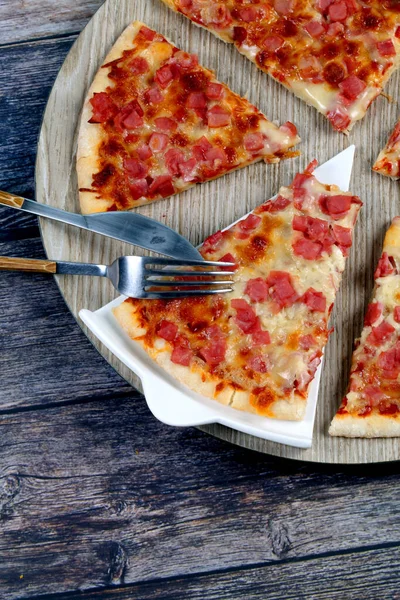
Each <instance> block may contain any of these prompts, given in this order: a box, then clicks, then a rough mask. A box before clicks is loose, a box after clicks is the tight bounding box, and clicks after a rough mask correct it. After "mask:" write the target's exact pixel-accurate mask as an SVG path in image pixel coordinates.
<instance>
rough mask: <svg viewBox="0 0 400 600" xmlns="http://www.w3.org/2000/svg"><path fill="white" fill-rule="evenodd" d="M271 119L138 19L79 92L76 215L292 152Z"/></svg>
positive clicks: (291, 133)
mask: <svg viewBox="0 0 400 600" xmlns="http://www.w3.org/2000/svg"><path fill="white" fill-rule="evenodd" d="M298 142H299V137H298V135H297V130H296V127H295V126H294V125H293V124H292V123H290V122H287V123H285V124H283V125H281V127H278V126H277V125H275V124H274V123H272V122H271V121H269V120H268V119H267V118H266V117H265V116H264V115H263V114H262V113H261V112H260V111H259V110H258V109H257V108H256V107H255V106H253V105H252V104H250V102H248V100H245V99H244V98H241V97H240V96H238V95H237V94H235V93H234V92H232V91H231V90H230V89H229V88H228V87H227V86H226V85H224V84H222V83H220V82H218V81H217V80H216V79H215V77H214V74H213V72H212V71H210V70H208V69H206V68H204V67H202V66H200V65H199V64H198V60H197V57H196V56H195V55H193V54H188V53H186V52H183V51H181V50H179V49H178V48H176V47H175V46H174V45H172V44H171V43H170V42H168V41H167V40H166V39H165V38H164V37H163V36H162V35H160V34H159V33H156V32H155V31H153V30H151V29H149V28H148V27H146V26H145V25H144V24H143V23H140V22H139V21H135V22H134V23H132V24H131V25H129V26H128V27H127V29H126V30H125V31H124V32H123V33H122V35H121V36H120V37H119V38H118V40H117V41H116V43H115V45H114V46H113V48H112V49H111V51H110V53H109V54H108V56H107V58H106V60H105V63H104V64H103V66H102V67H101V68H100V70H99V71H98V73H97V75H96V77H95V79H94V81H93V84H92V86H91V87H90V89H89V92H88V95H87V97H86V100H85V104H84V108H83V114H82V119H81V126H80V132H79V140H78V156H77V170H78V185H79V190H80V204H81V209H82V212H83V213H93V212H102V211H107V210H126V209H130V208H133V207H135V206H140V205H141V204H147V203H149V202H153V201H154V200H158V199H159V198H165V197H167V196H171V195H172V194H176V193H177V192H181V191H183V190H185V189H187V188H189V187H191V186H193V185H194V184H196V183H200V182H204V181H208V180H210V179H215V178H216V177H219V176H220V175H224V174H225V173H228V172H229V171H232V170H234V169H237V168H239V167H244V166H246V165H248V164H250V163H253V162H255V161H258V160H261V159H264V160H265V161H266V162H279V160H281V159H282V158H286V157H289V156H295V155H297V152H293V151H291V150H290V149H291V148H292V147H293V146H294V145H295V144H297V143H298Z"/></svg>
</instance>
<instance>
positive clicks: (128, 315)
mask: <svg viewBox="0 0 400 600" xmlns="http://www.w3.org/2000/svg"><path fill="white" fill-rule="evenodd" d="M113 313H114V316H115V318H116V319H117V321H118V322H119V324H120V325H121V327H122V328H123V329H124V331H125V332H126V333H127V334H128V335H129V337H130V338H131V339H132V340H133V341H134V342H135V343H137V344H139V346H141V347H142V348H143V349H144V350H145V351H146V353H147V354H148V355H149V356H150V357H151V358H152V359H153V360H154V362H156V363H157V364H158V365H159V366H160V367H161V368H162V369H164V371H166V372H167V373H168V374H169V375H171V376H172V377H173V378H174V379H176V380H177V381H179V382H180V383H182V384H183V385H185V386H186V387H188V388H189V389H191V390H193V391H194V392H196V393H198V394H200V395H202V396H205V397H206V398H211V399H212V400H216V401H217V402H220V403H221V404H223V405H225V406H231V407H232V408H235V409H237V410H242V411H245V412H249V413H253V414H257V415H261V416H265V417H270V418H274V419H283V420H288V421H300V420H301V419H303V418H304V414H305V410H306V402H305V400H304V398H302V397H301V396H295V398H294V399H293V400H291V401H285V400H277V401H275V402H273V403H272V404H270V405H269V406H268V408H267V409H266V410H264V411H263V410H261V409H260V408H257V407H256V406H255V405H254V404H253V403H252V402H251V399H252V394H251V393H250V392H246V391H238V390H236V389H235V388H234V387H233V386H231V385H229V384H226V383H225V382H224V380H223V379H219V378H217V377H215V376H213V375H211V374H210V373H207V372H205V371H204V370H203V369H202V368H201V366H200V365H198V364H196V363H195V362H192V364H191V365H190V368H188V367H184V366H182V365H178V364H175V363H173V362H172V361H171V350H170V349H169V344H168V343H167V342H165V341H164V340H162V339H161V338H158V339H157V341H156V344H155V346H156V347H155V348H154V347H150V346H148V345H147V344H146V342H145V341H144V339H143V337H144V335H145V334H146V330H145V329H143V328H142V327H141V325H140V323H139V320H138V317H137V315H136V311H135V307H134V306H132V304H130V303H129V302H123V303H122V304H120V305H119V306H117V307H116V308H114V310H113ZM221 385H223V386H224V387H223V389H222V390H219V389H218V387H219V386H221Z"/></svg>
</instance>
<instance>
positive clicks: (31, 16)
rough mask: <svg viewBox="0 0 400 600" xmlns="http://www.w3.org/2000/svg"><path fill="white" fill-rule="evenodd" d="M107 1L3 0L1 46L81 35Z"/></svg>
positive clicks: (1, 3) (0, 6)
mask: <svg viewBox="0 0 400 600" xmlns="http://www.w3.org/2000/svg"><path fill="white" fill-rule="evenodd" d="M102 2H103V0H85V1H83V2H82V1H79V2H77V1H76V0H57V2H54V0H1V2H0V45H2V44H12V43H14V42H21V41H24V40H29V39H32V38H39V37H46V36H51V37H53V36H56V35H66V34H68V33H73V32H77V31H81V29H83V27H84V26H85V25H86V23H87V22H88V20H89V18H90V17H91V16H92V15H93V13H94V12H95V11H96V10H97V9H98V8H99V6H100V5H101V4H102Z"/></svg>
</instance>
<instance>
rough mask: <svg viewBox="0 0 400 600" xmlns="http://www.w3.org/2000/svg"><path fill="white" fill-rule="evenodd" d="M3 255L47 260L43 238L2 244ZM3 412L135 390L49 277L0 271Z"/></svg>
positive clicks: (0, 396)
mask: <svg viewBox="0 0 400 600" xmlns="http://www.w3.org/2000/svg"><path fill="white" fill-rule="evenodd" d="M0 255H3V256H24V257H27V258H45V254H44V251H43V246H42V243H41V241H40V239H37V238H36V239H33V240H21V241H13V242H7V243H1V240H0ZM0 306H1V307H2V308H1V334H0V335H1V347H2V351H1V353H0V372H1V387H0V410H4V409H11V408H15V407H26V406H34V405H40V406H45V405H46V404H48V403H58V402H69V401H71V400H73V401H77V400H78V399H85V398H89V397H91V396H97V397H102V396H105V397H107V396H110V395H112V394H116V393H118V394H122V393H125V394H129V395H130V396H131V397H132V398H136V397H137V396H138V394H137V392H135V391H134V390H132V388H131V387H130V386H129V385H128V384H127V383H126V382H125V381H124V380H123V379H122V378H121V377H120V376H119V375H117V373H116V372H115V371H114V370H113V369H112V368H111V367H110V366H109V365H107V363H106V362H105V361H104V360H103V359H102V358H101V356H100V355H99V354H98V352H97V351H96V350H95V349H94V348H93V347H92V346H91V344H90V343H89V342H88V340H87V339H86V338H85V336H84V335H83V333H82V331H81V329H80V328H79V327H78V326H77V324H76V321H75V320H74V318H73V317H72V315H71V314H70V313H69V311H68V310H67V308H66V306H65V303H64V301H63V299H62V296H61V295H60V292H59V289H58V288H57V286H56V283H55V281H54V279H53V277H51V276H44V275H42V276H41V275H29V274H24V273H1V277H0Z"/></svg>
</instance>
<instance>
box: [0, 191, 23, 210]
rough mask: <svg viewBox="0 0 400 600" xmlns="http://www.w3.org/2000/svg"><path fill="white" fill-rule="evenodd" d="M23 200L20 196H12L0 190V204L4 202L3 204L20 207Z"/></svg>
mask: <svg viewBox="0 0 400 600" xmlns="http://www.w3.org/2000/svg"><path fill="white" fill-rule="evenodd" d="M24 201H25V200H24V198H21V197H20V196H13V195H12V194H9V193H8V192H2V191H1V190H0V204H4V205H5V206H12V207H13V208H21V206H22V205H23V203H24Z"/></svg>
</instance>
